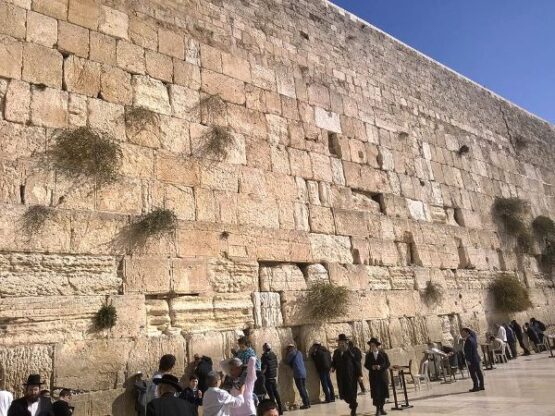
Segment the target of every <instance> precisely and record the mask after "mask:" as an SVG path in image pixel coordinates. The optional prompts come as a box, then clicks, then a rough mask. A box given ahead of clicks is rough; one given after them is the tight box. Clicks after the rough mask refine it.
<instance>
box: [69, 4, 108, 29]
mask: <svg viewBox="0 0 555 416" xmlns="http://www.w3.org/2000/svg"><path fill="white" fill-rule="evenodd" d="M100 16H101V8H100V4H99V3H98V2H97V1H95V0H69V10H68V20H69V21H70V22H71V23H75V24H76V25H79V26H84V27H87V28H89V29H91V30H96V29H97V28H98V24H99V22H100Z"/></svg>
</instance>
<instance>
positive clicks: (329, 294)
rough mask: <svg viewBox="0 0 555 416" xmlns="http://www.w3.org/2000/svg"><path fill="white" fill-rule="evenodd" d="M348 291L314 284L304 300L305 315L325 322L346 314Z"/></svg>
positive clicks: (329, 285)
mask: <svg viewBox="0 0 555 416" xmlns="http://www.w3.org/2000/svg"><path fill="white" fill-rule="evenodd" d="M348 307H349V290H348V289H347V288H346V287H344V286H336V285H334V284H331V283H325V282H319V283H314V284H313V285H312V286H311V287H310V289H309V290H308V295H307V299H306V312H307V315H308V316H309V317H310V318H312V319H315V320H327V319H333V318H337V317H340V316H344V315H345V314H346V313H347V310H348Z"/></svg>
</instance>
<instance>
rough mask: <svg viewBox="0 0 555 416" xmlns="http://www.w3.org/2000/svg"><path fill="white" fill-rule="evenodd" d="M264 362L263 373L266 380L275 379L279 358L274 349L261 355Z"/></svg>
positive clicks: (261, 361)
mask: <svg viewBox="0 0 555 416" xmlns="http://www.w3.org/2000/svg"><path fill="white" fill-rule="evenodd" d="M260 363H261V364H262V374H264V377H265V378H266V380H275V379H276V378H277V369H278V360H277V357H276V355H275V354H274V352H273V351H266V352H264V353H263V354H262V357H260Z"/></svg>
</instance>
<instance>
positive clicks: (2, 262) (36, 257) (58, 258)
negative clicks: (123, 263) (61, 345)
mask: <svg viewBox="0 0 555 416" xmlns="http://www.w3.org/2000/svg"><path fill="white" fill-rule="evenodd" d="M120 286H121V278H120V277H119V276H118V273H117V264H116V261H115V259H114V258H113V257H109V256H71V255H56V254H29V253H9V254H8V253H6V254H0V296H1V297H13V296H56V295H79V296H81V295H102V294H106V295H108V294H117V293H118V290H119V288H120Z"/></svg>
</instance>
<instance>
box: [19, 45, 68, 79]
mask: <svg viewBox="0 0 555 416" xmlns="http://www.w3.org/2000/svg"><path fill="white" fill-rule="evenodd" d="M22 78H23V79H24V80H25V81H29V82H32V83H34V84H44V85H47V86H49V87H52V88H58V89H61V86H62V55H61V54H60V53H59V52H58V51H55V50H53V49H49V48H46V47H44V46H41V45H36V44H33V43H27V44H25V46H24V47H23V73H22Z"/></svg>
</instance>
